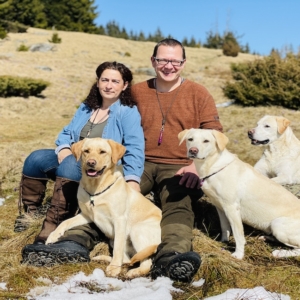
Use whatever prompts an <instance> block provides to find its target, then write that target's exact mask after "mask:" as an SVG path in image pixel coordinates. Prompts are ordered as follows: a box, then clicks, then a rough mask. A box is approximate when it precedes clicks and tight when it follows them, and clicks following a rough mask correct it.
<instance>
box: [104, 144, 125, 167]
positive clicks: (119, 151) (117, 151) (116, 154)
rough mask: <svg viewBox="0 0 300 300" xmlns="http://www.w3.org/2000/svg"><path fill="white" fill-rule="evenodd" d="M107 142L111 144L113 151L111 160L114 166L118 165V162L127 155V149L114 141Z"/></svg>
mask: <svg viewBox="0 0 300 300" xmlns="http://www.w3.org/2000/svg"><path fill="white" fill-rule="evenodd" d="M107 142H108V143H109V145H110V147H111V150H112V151H111V160H112V162H113V163H114V164H117V162H118V160H119V159H121V158H122V157H123V155H124V154H125V151H126V148H125V147H124V146H123V145H121V144H119V143H117V142H115V141H113V140H107Z"/></svg>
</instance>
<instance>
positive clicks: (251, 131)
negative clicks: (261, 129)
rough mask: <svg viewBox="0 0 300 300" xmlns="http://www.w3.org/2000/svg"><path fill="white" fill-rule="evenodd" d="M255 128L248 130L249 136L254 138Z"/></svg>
mask: <svg viewBox="0 0 300 300" xmlns="http://www.w3.org/2000/svg"><path fill="white" fill-rule="evenodd" d="M254 131H255V130H254V129H250V130H249V131H248V137H249V138H252V137H253V134H254Z"/></svg>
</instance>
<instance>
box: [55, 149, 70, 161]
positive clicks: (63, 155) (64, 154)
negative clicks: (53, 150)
mask: <svg viewBox="0 0 300 300" xmlns="http://www.w3.org/2000/svg"><path fill="white" fill-rule="evenodd" d="M71 154H72V151H71V150H70V149H69V148H64V149H61V150H60V151H59V152H58V154H57V159H58V163H59V164H61V162H62V161H63V160H64V159H65V158H66V157H67V156H69V155H71Z"/></svg>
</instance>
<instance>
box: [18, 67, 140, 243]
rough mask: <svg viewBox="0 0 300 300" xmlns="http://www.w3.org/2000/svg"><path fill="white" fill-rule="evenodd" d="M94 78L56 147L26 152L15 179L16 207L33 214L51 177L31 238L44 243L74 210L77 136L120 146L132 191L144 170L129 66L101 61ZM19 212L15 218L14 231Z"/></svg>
mask: <svg viewBox="0 0 300 300" xmlns="http://www.w3.org/2000/svg"><path fill="white" fill-rule="evenodd" d="M96 74H97V80H96V83H95V84H94V85H93V87H92V88H91V90H90V93H89V95H88V97H87V98H86V100H85V101H84V102H83V103H82V104H81V105H80V107H79V108H78V110H77V111H76V113H75V115H74V117H73V119H72V120H71V122H70V123H69V124H68V125H67V126H66V127H64V128H63V130H62V131H61V132H60V134H59V136H58V138H57V140H56V142H55V143H56V145H57V148H56V149H55V150H53V149H42V150H37V151H34V152H32V153H31V154H30V155H29V156H28V157H27V158H26V160H25V163H24V167H23V174H22V179H21V184H20V200H19V210H20V214H21V206H22V204H23V207H24V211H25V213H27V214H30V215H33V216H34V215H35V214H38V212H39V208H40V207H41V204H42V202H43V198H44V196H45V190H46V184H47V182H48V180H49V179H52V180H54V181H55V184H54V191H53V196H52V199H51V204H50V207H49V209H48V210H47V214H46V218H45V220H44V223H43V226H42V230H41V232H40V233H39V234H38V236H37V237H36V238H35V242H34V243H43V244H44V243H45V241H46V240H47V237H48V236H49V234H50V233H51V232H52V231H53V230H55V228H56V227H57V226H58V225H59V224H60V223H61V222H62V221H63V220H65V219H67V218H70V217H72V216H74V214H75V213H76V210H77V189H78V184H79V181H80V179H81V167H80V161H79V162H77V161H76V159H75V157H74V156H73V155H72V152H71V145H72V144H73V143H75V142H77V141H79V140H80V139H83V138H93V137H102V138H106V139H112V140H114V141H116V142H118V143H120V144H123V145H124V146H125V147H126V153H125V155H124V156H123V158H122V166H123V173H124V178H125V180H126V181H127V182H128V183H129V184H130V185H131V186H132V187H133V188H135V189H136V190H138V191H140V189H139V182H140V177H141V175H142V173H143V170H144V135H143V130H142V127H141V117H140V114H139V112H138V110H137V108H136V106H135V102H134V101H133V100H132V99H131V94H130V85H131V81H132V73H131V71H130V70H129V69H128V68H127V67H126V66H124V65H123V64H120V63H117V62H104V63H102V64H101V65H99V66H98V68H97V69H96ZM23 220H24V216H19V217H18V218H17V220H16V225H15V231H22V230H24V229H26V228H25V227H24V226H20V222H21V223H22V221H23Z"/></svg>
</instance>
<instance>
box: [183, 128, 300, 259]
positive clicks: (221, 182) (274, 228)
mask: <svg viewBox="0 0 300 300" xmlns="http://www.w3.org/2000/svg"><path fill="white" fill-rule="evenodd" d="M178 138H179V141H180V144H181V143H182V142H183V141H186V145H187V155H188V157H189V158H191V159H192V160H193V161H194V163H195V166H196V169H197V172H198V174H199V175H200V178H201V181H202V189H203V192H204V193H205V194H206V195H207V196H208V197H209V199H210V201H211V203H212V204H213V205H215V206H216V208H217V211H218V214H219V217H220V224H221V229H222V241H224V242H227V241H228V239H229V234H230V230H231V229H232V232H233V237H234V239H235V242H236V249H235V252H234V253H233V254H232V256H233V257H235V258H237V259H242V258H243V257H244V246H245V243H246V240H245V237H244V228H243V224H242V222H244V223H245V224H248V225H250V226H252V227H254V228H257V229H259V230H262V231H264V232H266V233H267V234H272V235H273V236H274V237H275V238H276V239H277V240H278V241H280V242H281V243H283V244H285V245H287V246H290V247H292V248H294V249H291V250H284V249H281V250H275V251H273V253H272V254H273V256H275V257H288V256H298V255H300V249H299V248H300V201H299V199H298V198H297V197H296V196H294V195H293V194H292V193H290V192H289V191H287V190H286V189H285V188H284V187H282V186H281V185H279V184H277V183H276V182H274V181H272V180H270V179H269V178H267V177H265V176H264V175H262V174H261V173H259V172H258V171H256V170H255V169H254V168H253V167H252V166H250V165H249V164H247V163H244V162H242V161H241V160H240V159H238V157H237V156H236V155H234V154H232V153H230V152H229V151H228V150H227V149H226V145H227V143H228V138H227V137H226V136H225V135H224V134H223V133H221V132H219V131H216V130H209V129H190V130H184V131H182V132H180V133H179V135H178Z"/></svg>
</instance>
